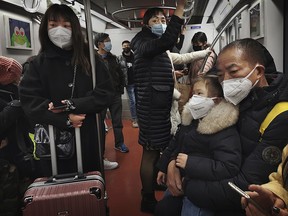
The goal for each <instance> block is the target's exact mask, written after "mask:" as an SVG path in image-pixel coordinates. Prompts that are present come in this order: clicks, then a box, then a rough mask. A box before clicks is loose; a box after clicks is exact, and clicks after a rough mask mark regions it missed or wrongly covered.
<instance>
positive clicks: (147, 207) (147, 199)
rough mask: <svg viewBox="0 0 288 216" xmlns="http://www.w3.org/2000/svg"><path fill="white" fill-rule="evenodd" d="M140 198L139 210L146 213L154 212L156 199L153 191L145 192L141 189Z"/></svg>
mask: <svg viewBox="0 0 288 216" xmlns="http://www.w3.org/2000/svg"><path fill="white" fill-rule="evenodd" d="M141 194H142V200H141V211H142V212H147V213H154V210H155V206H156V204H157V200H156V199H155V195H154V192H153V193H145V192H143V191H141Z"/></svg>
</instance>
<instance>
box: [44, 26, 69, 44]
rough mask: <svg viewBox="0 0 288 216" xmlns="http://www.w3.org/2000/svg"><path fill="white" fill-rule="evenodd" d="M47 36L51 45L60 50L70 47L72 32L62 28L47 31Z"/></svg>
mask: <svg viewBox="0 0 288 216" xmlns="http://www.w3.org/2000/svg"><path fill="white" fill-rule="evenodd" d="M48 36H49V38H50V40H51V41H52V43H53V44H55V45H56V46H58V47H60V48H61V49H65V48H69V47H71V45H72V31H71V30H70V29H67V28H64V27H62V26H57V27H55V28H52V29H49V30H48Z"/></svg>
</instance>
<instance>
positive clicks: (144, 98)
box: [131, 16, 183, 150]
mask: <svg viewBox="0 0 288 216" xmlns="http://www.w3.org/2000/svg"><path fill="white" fill-rule="evenodd" d="M182 24H183V20H182V19H180V18H179V17H177V16H172V17H171V20H170V22H169V24H168V26H167V29H166V31H165V32H164V34H163V35H162V36H161V37H160V38H158V37H157V36H156V35H155V34H153V33H152V32H151V30H150V29H149V28H148V27H146V26H144V27H143V28H142V31H141V32H139V33H138V34H137V35H136V36H135V37H134V38H133V39H132V41H131V48H132V49H133V50H134V65H133V69H134V73H135V76H134V80H135V97H136V112H137V118H138V124H139V129H140V132H139V144H141V145H143V146H144V147H145V148H147V149H157V150H159V149H163V148H165V147H166V146H167V145H168V143H169V140H170V138H171V135H170V129H171V122H170V110H171V105H172V95H173V89H174V82H173V76H172V66H171V61H170V59H169V57H168V55H167V53H166V51H167V50H169V49H170V48H172V47H173V46H174V45H175V43H176V42H177V38H178V35H179V34H180V31H181V25H182Z"/></svg>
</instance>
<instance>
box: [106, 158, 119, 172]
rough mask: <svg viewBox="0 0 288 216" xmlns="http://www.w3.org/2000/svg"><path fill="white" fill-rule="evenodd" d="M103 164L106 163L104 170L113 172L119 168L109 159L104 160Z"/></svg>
mask: <svg viewBox="0 0 288 216" xmlns="http://www.w3.org/2000/svg"><path fill="white" fill-rule="evenodd" d="M103 163H104V170H113V169H116V168H117V167H118V163H117V162H112V161H109V160H108V159H107V158H105V159H104V160H103Z"/></svg>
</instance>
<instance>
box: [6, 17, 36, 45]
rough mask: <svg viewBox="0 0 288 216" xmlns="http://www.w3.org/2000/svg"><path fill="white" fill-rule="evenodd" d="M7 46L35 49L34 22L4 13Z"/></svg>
mask: <svg viewBox="0 0 288 216" xmlns="http://www.w3.org/2000/svg"><path fill="white" fill-rule="evenodd" d="M4 25H5V26H4V27H5V37H6V47H7V48H12V49H25V50H32V49H33V34H32V22H31V21H29V20H22V19H21V20H20V19H17V18H14V17H11V16H7V15H4Z"/></svg>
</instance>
